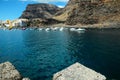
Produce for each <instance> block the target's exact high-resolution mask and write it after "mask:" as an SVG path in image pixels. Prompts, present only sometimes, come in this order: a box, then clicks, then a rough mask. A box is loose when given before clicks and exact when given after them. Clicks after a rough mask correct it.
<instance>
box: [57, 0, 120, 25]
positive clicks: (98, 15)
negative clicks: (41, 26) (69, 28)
mask: <svg viewBox="0 0 120 80" xmlns="http://www.w3.org/2000/svg"><path fill="white" fill-rule="evenodd" d="M59 17H60V18H61V17H63V18H61V19H59ZM55 18H56V19H57V18H58V20H65V21H66V24H69V25H76V24H96V23H103V22H120V0H69V2H68V4H67V5H66V7H65V8H64V9H63V10H61V11H58V13H56V16H55Z"/></svg>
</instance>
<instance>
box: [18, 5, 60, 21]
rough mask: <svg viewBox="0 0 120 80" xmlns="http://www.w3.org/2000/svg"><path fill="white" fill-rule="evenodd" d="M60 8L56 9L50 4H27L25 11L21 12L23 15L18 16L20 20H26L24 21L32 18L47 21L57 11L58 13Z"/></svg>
mask: <svg viewBox="0 0 120 80" xmlns="http://www.w3.org/2000/svg"><path fill="white" fill-rule="evenodd" d="M59 10H60V8H58V7H57V6H55V5H51V4H43V3H40V4H29V5H28V6H27V7H26V10H25V11H24V12H23V14H22V15H21V16H20V18H26V19H33V18H41V19H47V18H51V17H52V16H53V15H54V14H55V13H56V12H57V11H59Z"/></svg>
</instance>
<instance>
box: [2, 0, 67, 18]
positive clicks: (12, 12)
mask: <svg viewBox="0 0 120 80" xmlns="http://www.w3.org/2000/svg"><path fill="white" fill-rule="evenodd" d="M67 2H68V0H0V20H6V19H10V20H14V19H17V18H18V17H19V16H20V15H21V14H22V12H23V11H24V10H25V8H26V6H27V5H28V4H33V3H50V4H55V5H57V6H60V7H62V6H65V5H66V3H67Z"/></svg>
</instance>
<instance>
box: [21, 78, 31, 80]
mask: <svg viewBox="0 0 120 80" xmlns="http://www.w3.org/2000/svg"><path fill="white" fill-rule="evenodd" d="M22 80H30V79H29V78H23V79H22Z"/></svg>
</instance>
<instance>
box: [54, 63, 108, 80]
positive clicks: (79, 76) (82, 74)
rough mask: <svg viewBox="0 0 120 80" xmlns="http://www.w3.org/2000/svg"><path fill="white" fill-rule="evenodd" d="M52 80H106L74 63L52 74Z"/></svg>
mask: <svg viewBox="0 0 120 80" xmlns="http://www.w3.org/2000/svg"><path fill="white" fill-rule="evenodd" d="M53 80H106V77H105V76H104V75H102V74H100V73H97V72H96V71H94V70H92V69H89V68H87V67H85V66H83V65H82V64H80V63H75V64H73V65H71V66H70V67H68V68H66V69H64V70H62V71H60V72H58V73H56V74H54V76H53Z"/></svg>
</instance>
